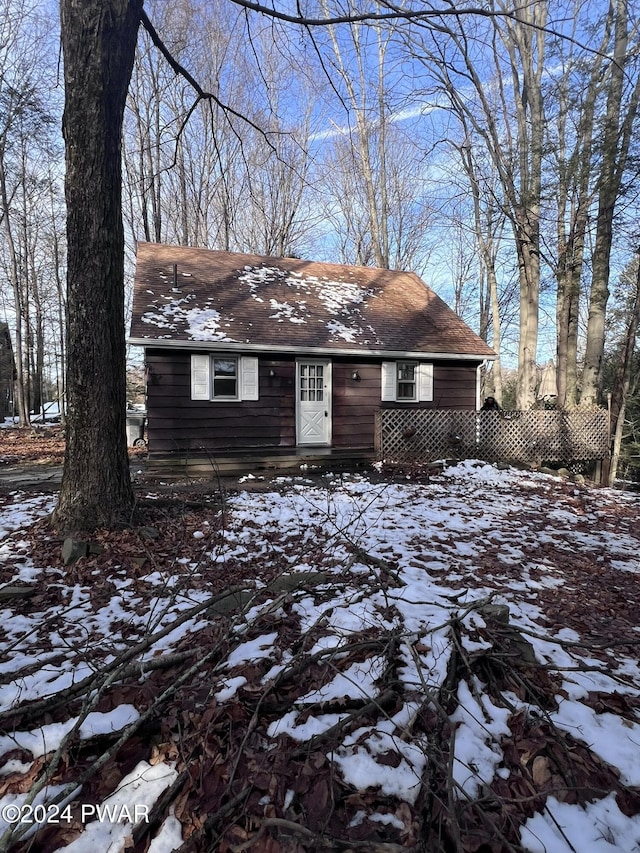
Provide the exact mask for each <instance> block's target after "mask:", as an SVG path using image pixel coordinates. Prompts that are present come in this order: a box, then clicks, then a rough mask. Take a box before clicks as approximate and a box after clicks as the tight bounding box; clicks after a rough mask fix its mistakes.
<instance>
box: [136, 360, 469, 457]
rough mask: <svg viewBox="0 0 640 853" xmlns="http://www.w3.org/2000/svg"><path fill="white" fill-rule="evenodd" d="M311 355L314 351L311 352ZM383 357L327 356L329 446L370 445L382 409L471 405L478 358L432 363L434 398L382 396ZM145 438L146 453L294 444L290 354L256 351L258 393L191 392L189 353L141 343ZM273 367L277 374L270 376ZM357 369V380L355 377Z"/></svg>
mask: <svg viewBox="0 0 640 853" xmlns="http://www.w3.org/2000/svg"><path fill="white" fill-rule="evenodd" d="M311 360H313V357H312V358H311ZM381 361H382V359H371V360H368V361H353V360H347V359H337V358H334V359H332V381H333V388H332V416H333V422H332V441H331V443H332V445H333V446H334V447H336V448H349V447H359V448H366V447H371V448H372V447H373V446H374V443H375V441H374V433H375V414H376V412H377V411H378V410H379V409H380V408H381V407H384V408H419V409H475V406H476V364H475V363H470V364H460V362H454V361H452V362H435V363H434V371H433V373H434V376H433V396H434V399H433V401H432V402H428V403H386V402H385V403H381V399H380V397H381V366H380V364H381ZM146 362H147V366H148V368H150V380H149V382H148V385H147V437H148V442H149V450H150V451H151V452H152V453H167V452H171V451H180V452H186V451H189V450H192V451H194V452H198V451H199V452H215V451H216V450H234V449H241V448H252V447H253V448H261V447H265V448H266V447H295V444H296V417H295V416H296V410H295V407H296V400H295V375H296V370H295V358H294V357H282V358H266V359H263V358H260V361H259V382H260V399H259V400H257V401H255V402H250V401H240V402H237V403H220V402H218V403H214V402H210V401H206V400H192V399H191V377H190V371H191V354H190V352H188V351H186V350H185V351H181V350H180V351H175V350H174V351H171V350H147V353H146ZM270 371H273V372H274V373H275V376H273V377H272V376H269V372H270ZM354 371H355V372H357V374H358V379H353V373H354Z"/></svg>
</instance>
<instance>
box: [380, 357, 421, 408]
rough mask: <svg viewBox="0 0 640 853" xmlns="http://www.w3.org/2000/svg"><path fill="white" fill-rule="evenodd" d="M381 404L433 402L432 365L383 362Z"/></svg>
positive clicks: (409, 362)
mask: <svg viewBox="0 0 640 853" xmlns="http://www.w3.org/2000/svg"><path fill="white" fill-rule="evenodd" d="M381 380H382V387H381V399H382V402H394V403H416V402H420V403H425V402H431V401H432V400H433V365H432V364H427V363H426V362H419V361H408V360H407V361H405V360H403V361H383V362H382V371H381Z"/></svg>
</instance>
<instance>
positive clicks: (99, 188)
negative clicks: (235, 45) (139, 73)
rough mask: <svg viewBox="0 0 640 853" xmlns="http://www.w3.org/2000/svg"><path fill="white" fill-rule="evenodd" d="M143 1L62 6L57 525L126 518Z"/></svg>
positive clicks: (82, 526)
mask: <svg viewBox="0 0 640 853" xmlns="http://www.w3.org/2000/svg"><path fill="white" fill-rule="evenodd" d="M142 2H143V0H62V2H61V21H62V47H63V52H64V76H65V109H64V117H63V131H64V139H65V151H66V167H67V171H66V179H65V194H66V199H67V245H68V257H67V340H68V346H67V403H68V408H67V445H66V453H65V465H64V473H63V478H62V487H61V491H60V497H59V500H58V505H57V507H56V509H55V512H54V518H53V520H54V524H55V525H56V526H57V527H59V528H61V529H63V530H66V531H74V530H88V529H92V528H95V527H97V526H113V525H115V524H118V523H120V522H123V521H126V520H128V519H129V518H130V514H131V511H132V507H133V490H132V487H131V478H130V474H129V461H128V455H127V444H126V429H125V424H126V413H125V407H126V381H125V352H126V347H125V330H124V234H123V225H122V197H121V194H122V190H121V180H122V164H121V135H122V121H123V113H124V106H125V101H126V96H127V89H128V86H129V82H130V79H131V72H132V68H133V59H134V53H135V46H136V38H137V33H138V26H139V23H140V13H141V11H142Z"/></svg>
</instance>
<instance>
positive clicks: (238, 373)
mask: <svg viewBox="0 0 640 853" xmlns="http://www.w3.org/2000/svg"><path fill="white" fill-rule="evenodd" d="M191 399H192V400H211V401H213V402H215V401H220V402H223V401H226V402H229V401H233V400H258V399H259V382H258V359H257V358H256V357H255V356H242V357H238V356H226V355H200V354H198V355H196V354H194V355H192V356H191Z"/></svg>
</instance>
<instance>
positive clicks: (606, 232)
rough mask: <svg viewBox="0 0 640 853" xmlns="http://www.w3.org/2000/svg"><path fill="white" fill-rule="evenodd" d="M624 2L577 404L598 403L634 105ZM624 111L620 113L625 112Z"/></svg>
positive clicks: (637, 97)
mask: <svg viewBox="0 0 640 853" xmlns="http://www.w3.org/2000/svg"><path fill="white" fill-rule="evenodd" d="M627 7H628V3H627V0H616V3H615V5H614V8H615V16H616V17H615V43H614V46H613V61H612V62H611V72H610V73H611V81H610V84H609V90H608V95H607V107H606V114H605V124H604V132H603V136H602V165H601V169H600V180H599V186H598V218H597V224H596V239H595V245H594V249H593V260H592V267H593V271H592V274H591V294H590V297H589V320H588V324H587V341H586V345H585V355H584V373H583V377H582V393H581V396H580V404H581V405H583V406H593V405H594V404H596V403H597V402H598V398H599V395H600V390H601V389H600V386H601V381H602V357H603V354H604V338H605V321H606V309H607V302H608V299H609V272H610V264H611V246H612V243H613V222H614V213H615V207H616V204H617V202H618V199H619V196H620V188H621V185H622V177H623V174H624V171H625V167H626V164H627V159H628V155H629V145H630V142H631V136H632V131H633V127H634V122H635V117H636V114H637V111H638V106H639V102H640V78H639V79H638V80H637V81H636V83H635V86H634V88H633V90H632V92H631V95H630V98H629V101H628V104H627V105H626V107H625V106H624V105H623V103H622V102H623V95H624V84H625V81H626V78H627V75H628V71H627V67H628V66H629V56H628V53H627V47H628V40H629V20H628V8H627ZM625 109H626V112H625Z"/></svg>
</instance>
